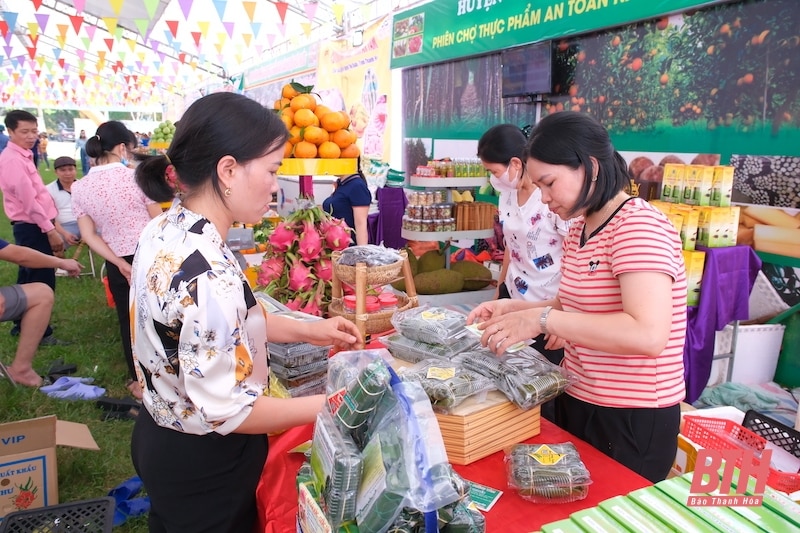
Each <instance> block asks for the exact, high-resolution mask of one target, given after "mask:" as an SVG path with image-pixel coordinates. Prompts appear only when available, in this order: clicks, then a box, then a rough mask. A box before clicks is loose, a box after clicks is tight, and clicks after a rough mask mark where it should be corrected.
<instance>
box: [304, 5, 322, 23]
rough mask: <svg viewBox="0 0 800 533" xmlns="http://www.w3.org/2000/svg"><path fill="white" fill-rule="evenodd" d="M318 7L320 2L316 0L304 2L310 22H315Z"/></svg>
mask: <svg viewBox="0 0 800 533" xmlns="http://www.w3.org/2000/svg"><path fill="white" fill-rule="evenodd" d="M317 7H319V4H317V3H316V2H308V3H305V4H303V9H305V11H306V18H307V19H308V21H309V22H314V17H316V16H317Z"/></svg>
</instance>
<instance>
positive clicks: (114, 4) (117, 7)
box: [108, 0, 125, 17]
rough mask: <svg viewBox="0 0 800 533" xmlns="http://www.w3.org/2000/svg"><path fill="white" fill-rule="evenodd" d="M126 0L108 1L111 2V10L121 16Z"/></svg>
mask: <svg viewBox="0 0 800 533" xmlns="http://www.w3.org/2000/svg"><path fill="white" fill-rule="evenodd" d="M124 1H125V0H108V3H109V4H111V10H112V11H114V14H115V15H117V16H118V17H119V15H120V14H121V13H122V4H123V3H124Z"/></svg>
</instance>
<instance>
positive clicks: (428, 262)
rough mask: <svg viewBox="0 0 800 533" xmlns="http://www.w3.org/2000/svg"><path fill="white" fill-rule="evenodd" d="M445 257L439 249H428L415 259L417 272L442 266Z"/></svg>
mask: <svg viewBox="0 0 800 533" xmlns="http://www.w3.org/2000/svg"><path fill="white" fill-rule="evenodd" d="M446 259H447V258H446V257H445V255H444V253H442V251H441V250H428V251H427V252H425V253H424V254H422V256H421V257H420V258H419V260H418V261H417V274H421V273H422V272H433V271H434V270H439V269H441V268H444V265H445V260H446Z"/></svg>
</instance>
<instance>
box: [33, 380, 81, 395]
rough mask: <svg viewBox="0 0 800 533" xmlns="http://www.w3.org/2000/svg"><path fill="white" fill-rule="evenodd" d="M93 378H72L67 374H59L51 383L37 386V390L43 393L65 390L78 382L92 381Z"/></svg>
mask: <svg viewBox="0 0 800 533" xmlns="http://www.w3.org/2000/svg"><path fill="white" fill-rule="evenodd" d="M93 381H94V378H73V377H69V376H61V377H60V378H58V379H57V380H55V381H54V382H53V384H52V385H45V386H44V387H39V390H40V391H42V392H43V393H45V394H48V393H51V392H56V391H65V390H67V389H69V388H70V387H72V386H73V385H75V384H78V383H84V384H88V383H92V382H93Z"/></svg>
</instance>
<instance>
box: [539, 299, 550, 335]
mask: <svg viewBox="0 0 800 533" xmlns="http://www.w3.org/2000/svg"><path fill="white" fill-rule="evenodd" d="M552 310H553V306H552V305H548V306H547V307H545V308H544V311H542V314H541V315H539V329H541V330H542V333H543V334H545V335H548V331H547V315H549V314H550V311H552Z"/></svg>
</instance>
